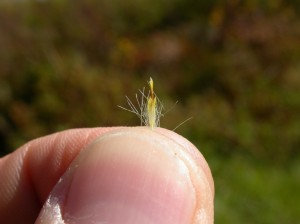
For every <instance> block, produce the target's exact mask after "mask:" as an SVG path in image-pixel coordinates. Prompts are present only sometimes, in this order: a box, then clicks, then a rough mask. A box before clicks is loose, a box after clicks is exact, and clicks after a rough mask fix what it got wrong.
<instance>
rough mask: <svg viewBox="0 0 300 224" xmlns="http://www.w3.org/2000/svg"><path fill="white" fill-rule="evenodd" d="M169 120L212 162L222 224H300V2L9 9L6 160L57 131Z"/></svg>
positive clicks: (92, 1) (177, 1) (1, 90)
mask: <svg viewBox="0 0 300 224" xmlns="http://www.w3.org/2000/svg"><path fill="white" fill-rule="evenodd" d="M149 76H152V78H153V79H154V82H155V89H156V93H157V95H158V96H159V97H160V99H161V100H162V101H163V103H164V105H165V107H166V108H169V107H171V106H172V105H173V104H174V103H175V102H176V101H177V100H179V103H178V104H177V106H176V107H175V108H174V109H173V110H171V111H170V112H169V113H168V114H167V115H166V116H165V117H163V119H162V124H161V125H162V126H163V127H166V128H169V129H173V128H174V127H176V126H177V125H178V124H179V123H180V122H182V121H184V120H185V119H186V118H188V117H191V116H192V117H193V120H191V121H189V122H187V123H185V124H184V125H182V126H181V127H180V128H178V129H177V130H176V131H177V132H178V133H179V134H181V135H183V136H185V137H186V138H188V139H189V140H190V141H191V142H193V143H194V144H195V145H196V146H197V147H198V148H199V149H200V151H201V152H202V153H203V154H204V155H205V157H206V159H207V161H208V163H209V164H210V167H211V169H212V173H213V176H214V179H215V186H216V195H215V223H246V224H247V223H249V224H250V223H293V224H294V223H297V222H298V221H299V219H300V206H299V202H300V190H299V187H300V155H299V150H300V1H298V0H245V1H239V0H228V1H221V0H211V1H201V0H126V1H123V0H103V1H97V0H87V1H77V0H72V1H71V0H70V1H67V0H52V1H46V0H44V1H43V0H40V1H25V0H23V1H21V0H19V1H17V0H11V1H4V0H2V1H0V150H1V151H0V153H1V155H4V154H7V153H9V152H11V151H12V150H14V149H16V148H17V147H19V146H21V145H22V144H23V143H25V142H27V141H29V140H31V139H34V138H37V137H40V136H43V135H46V134H50V133H53V132H56V131H60V130H65V129H69V128H79V127H98V126H114V125H129V126H134V125H139V124H140V122H139V120H138V118H136V117H135V116H134V115H133V114H130V113H128V112H126V111H123V110H121V109H119V108H118V107H117V105H122V106H126V101H125V95H128V97H130V98H131V99H134V97H135V95H134V94H135V93H136V92H137V90H138V89H141V88H142V87H143V86H146V85H147V82H146V81H147V80H148V79H149Z"/></svg>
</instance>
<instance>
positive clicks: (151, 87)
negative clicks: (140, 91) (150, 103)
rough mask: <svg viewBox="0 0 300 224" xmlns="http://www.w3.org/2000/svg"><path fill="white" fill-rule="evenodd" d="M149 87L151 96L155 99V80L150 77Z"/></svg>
mask: <svg viewBox="0 0 300 224" xmlns="http://www.w3.org/2000/svg"><path fill="white" fill-rule="evenodd" d="M149 87H150V95H151V97H152V98H154V83H153V79H152V78H151V77H150V81H149Z"/></svg>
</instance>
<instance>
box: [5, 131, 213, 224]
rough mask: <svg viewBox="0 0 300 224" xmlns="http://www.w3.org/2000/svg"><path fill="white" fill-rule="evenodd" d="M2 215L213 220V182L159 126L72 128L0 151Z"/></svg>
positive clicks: (196, 157)
mask: <svg viewBox="0 0 300 224" xmlns="http://www.w3.org/2000/svg"><path fill="white" fill-rule="evenodd" d="M0 180H1V181H0V222H1V223H95V222H98V223H125V224H126V223H133V224H134V223H146V224H147V223H149V224H150V223H187V224H189V223H213V199H214V184H213V178H212V175H211V172H210V169H209V167H208V164H207V162H206V161H205V159H204V158H203V156H202V155H201V153H200V152H199V151H198V150H197V149H196V147H195V146H193V145H192V144H191V143H190V142H189V141H188V140H186V139H185V138H183V137H182V136H179V135H178V134H176V133H174V132H171V131H169V130H166V129H162V128H155V129H154V130H151V129H149V128H145V127H135V128H125V127H114V128H87V129H74V130H67V131H63V132H59V133H55V134H52V135H49V136H45V137H42V138H38V139H36V140H33V141H30V142H28V143H27V144H25V145H23V146H21V147H20V148H19V149H17V150H16V151H14V152H13V153H11V154H9V155H7V156H5V157H3V158H1V159H0Z"/></svg>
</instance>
